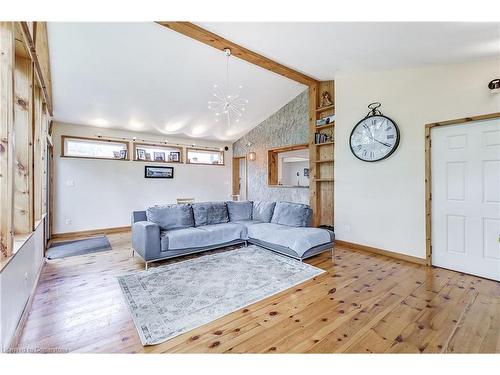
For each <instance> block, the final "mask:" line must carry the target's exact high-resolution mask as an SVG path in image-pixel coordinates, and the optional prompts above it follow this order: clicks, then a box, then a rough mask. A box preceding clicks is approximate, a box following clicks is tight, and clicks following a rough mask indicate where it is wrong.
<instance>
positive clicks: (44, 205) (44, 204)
mask: <svg viewBox="0 0 500 375" xmlns="http://www.w3.org/2000/svg"><path fill="white" fill-rule="evenodd" d="M41 120H42V123H41V124H40V126H41V127H42V130H41V134H42V139H41V155H40V162H41V166H40V167H41V172H42V173H41V185H42V192H41V195H42V196H41V199H40V204H41V205H42V207H41V213H42V215H44V214H46V213H47V183H48V179H47V143H48V142H47V132H48V128H49V116H48V115H47V109H46V107H45V105H43V106H42V119H41Z"/></svg>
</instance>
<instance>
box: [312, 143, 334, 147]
mask: <svg viewBox="0 0 500 375" xmlns="http://www.w3.org/2000/svg"><path fill="white" fill-rule="evenodd" d="M334 143H335V142H323V143H315V144H314V145H315V146H318V147H319V146H329V145H330V146H331V145H333V144H334Z"/></svg>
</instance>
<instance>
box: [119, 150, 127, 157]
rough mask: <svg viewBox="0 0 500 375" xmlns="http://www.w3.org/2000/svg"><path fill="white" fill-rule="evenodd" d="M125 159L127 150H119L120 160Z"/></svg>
mask: <svg viewBox="0 0 500 375" xmlns="http://www.w3.org/2000/svg"><path fill="white" fill-rule="evenodd" d="M126 158H127V150H120V159H126Z"/></svg>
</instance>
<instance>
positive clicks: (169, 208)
mask: <svg viewBox="0 0 500 375" xmlns="http://www.w3.org/2000/svg"><path fill="white" fill-rule="evenodd" d="M146 218H147V219H148V221H151V222H153V223H156V224H158V225H159V226H160V228H161V229H162V230H171V229H180V228H188V227H194V218H193V210H192V209H191V205H189V204H166V205H162V206H153V207H149V208H148V209H147V210H146Z"/></svg>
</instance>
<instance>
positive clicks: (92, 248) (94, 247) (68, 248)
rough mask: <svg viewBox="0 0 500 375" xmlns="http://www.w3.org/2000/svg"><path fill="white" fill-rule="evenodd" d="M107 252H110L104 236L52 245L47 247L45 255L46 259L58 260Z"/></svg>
mask: <svg viewBox="0 0 500 375" xmlns="http://www.w3.org/2000/svg"><path fill="white" fill-rule="evenodd" d="M108 250H111V245H110V244H109V241H108V238H107V237H106V236H101V237H94V238H86V239H84V240H76V241H66V242H58V243H54V244H52V245H51V246H50V247H49V249H48V250H47V253H46V254H45V255H46V257H47V259H58V258H66V257H73V256H76V255H85V254H90V253H97V252H100V251H108Z"/></svg>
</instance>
